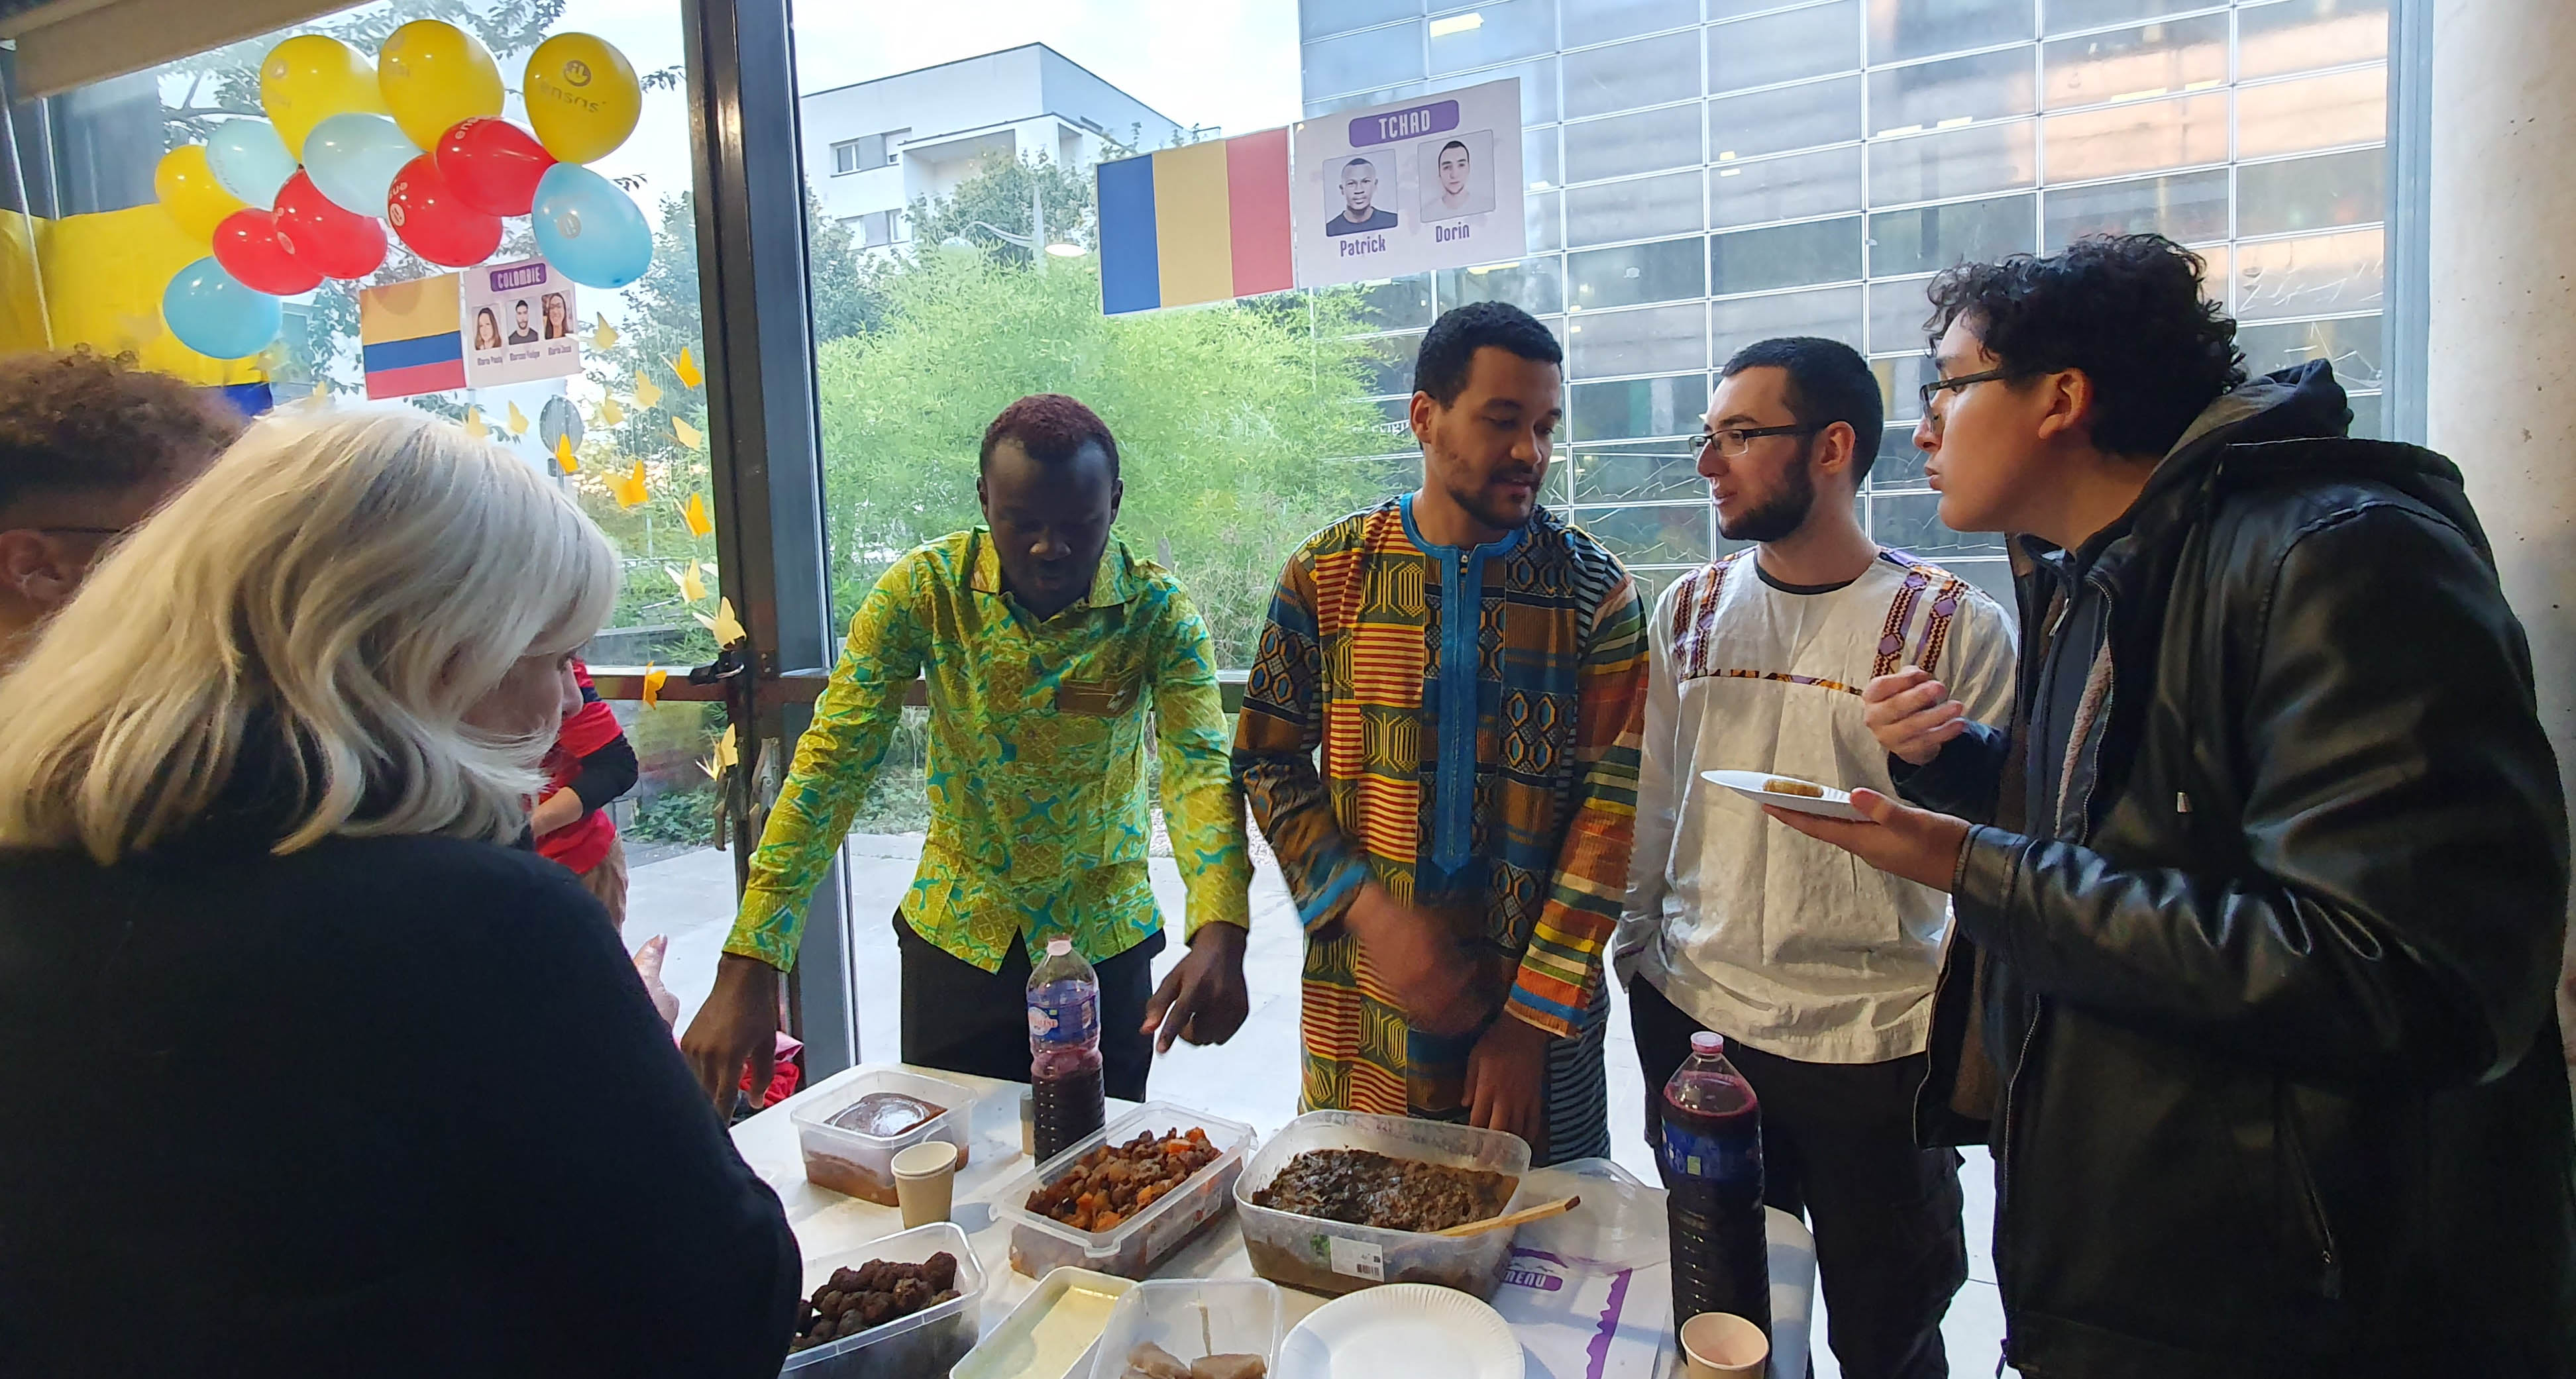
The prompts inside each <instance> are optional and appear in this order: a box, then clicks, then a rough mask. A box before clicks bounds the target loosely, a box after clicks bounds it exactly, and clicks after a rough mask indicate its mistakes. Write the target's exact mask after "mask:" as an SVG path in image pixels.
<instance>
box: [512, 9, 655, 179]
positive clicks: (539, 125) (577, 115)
mask: <svg viewBox="0 0 2576 1379" xmlns="http://www.w3.org/2000/svg"><path fill="white" fill-rule="evenodd" d="M524 90H525V92H526V95H527V99H528V128H529V129H531V130H533V131H534V132H535V133H536V136H537V142H538V143H541V144H543V145H545V146H546V152H548V153H551V154H553V155H554V156H556V157H557V158H560V159H562V160H564V161H565V162H567V163H588V162H593V161H595V160H597V159H600V158H604V157H607V156H608V155H609V154H610V153H611V152H614V151H615V150H616V148H617V146H618V145H619V144H622V143H625V142H626V136H627V135H629V134H632V133H634V132H635V117H636V116H637V115H639V114H641V113H643V110H644V89H643V88H642V87H640V86H638V85H636V84H635V67H634V65H633V64H632V63H629V62H628V61H627V60H626V55H625V54H624V53H621V52H619V51H617V49H616V47H615V46H614V45H612V44H610V43H609V42H608V41H607V40H606V39H603V38H596V37H593V36H592V35H590V34H556V35H555V36H554V37H552V38H549V39H547V40H546V41H545V42H543V43H540V44H538V45H537V50H536V51H535V52H533V53H530V54H528V72H527V81H526V83H525V86H524Z"/></svg>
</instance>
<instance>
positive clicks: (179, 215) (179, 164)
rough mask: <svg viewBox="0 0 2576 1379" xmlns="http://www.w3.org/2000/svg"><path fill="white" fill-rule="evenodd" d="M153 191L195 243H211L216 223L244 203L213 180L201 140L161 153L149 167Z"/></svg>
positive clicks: (163, 207) (211, 168) (171, 216)
mask: <svg viewBox="0 0 2576 1379" xmlns="http://www.w3.org/2000/svg"><path fill="white" fill-rule="evenodd" d="M152 194H153V195H154V196H156V197H159V198H160V200H161V207H162V209H164V210H166V211H168V212H169V213H170V218H171V219H173V220H176V221H178V222H179V228H180V229H182V230H184V231H186V232H187V235H188V239H189V240H190V242H192V243H196V244H212V243H214V239H215V227H216V226H217V225H220V224H222V223H223V219H224V217H225V216H228V215H231V214H232V213H233V212H235V211H238V210H240V209H242V205H243V202H242V199H241V198H240V197H238V196H235V195H233V194H232V193H231V192H228V191H225V190H224V184H223V183H221V182H218V181H216V180H215V170H214V168H213V166H211V165H210V164H208V163H207V162H206V146H205V145H204V144H190V145H188V146H187V147H185V148H174V149H172V150H170V151H169V152H168V153H165V154H162V155H161V163H160V166H158V167H156V168H154V169H153V170H152Z"/></svg>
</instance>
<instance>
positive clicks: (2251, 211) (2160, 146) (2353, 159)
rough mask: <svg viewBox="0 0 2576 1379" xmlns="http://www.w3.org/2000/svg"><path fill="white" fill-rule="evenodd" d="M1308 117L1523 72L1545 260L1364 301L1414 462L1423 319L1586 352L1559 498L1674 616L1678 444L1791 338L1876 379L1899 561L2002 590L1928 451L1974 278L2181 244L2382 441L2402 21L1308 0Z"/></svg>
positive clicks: (1689, 520) (1997, 7) (2190, 9)
mask: <svg viewBox="0 0 2576 1379" xmlns="http://www.w3.org/2000/svg"><path fill="white" fill-rule="evenodd" d="M1299 22H1300V25H1301V36H1302V41H1303V45H1304V56H1303V62H1302V66H1301V70H1302V75H1303V79H1304V96H1305V102H1306V114H1307V116H1308V117H1310V118H1311V117H1314V116H1319V115H1323V114H1326V113H1329V112H1331V111H1334V110H1338V109H1342V108H1346V107H1351V106H1359V105H1368V104H1373V103H1376V102H1380V101H1388V100H1396V99H1401V98H1405V97H1410V96H1415V95H1420V94H1423V93H1425V92H1429V91H1436V90H1443V89H1448V88H1451V87H1458V86H1465V85H1469V84H1472V83H1475V82H1480V81H1488V80H1492V79H1493V78H1496V77H1501V76H1518V77H1519V78H1520V79H1521V90H1522V96H1521V101H1522V118H1523V120H1524V121H1525V123H1526V125H1527V126H1528V133H1527V136H1526V145H1527V146H1526V149H1525V151H1524V152H1525V159H1524V161H1525V166H1526V168H1527V176H1528V178H1529V187H1528V207H1529V250H1530V254H1529V257H1527V258H1525V259H1523V260H1521V261H1520V262H1518V263H1515V264H1512V265H1509V266H1505V267H1498V268H1491V269H1480V270H1473V271H1467V272H1443V273H1437V274H1432V275H1428V276H1425V277H1417V278H1407V279H1397V280H1395V281H1392V282H1388V283H1384V284H1382V285H1378V286H1376V287H1373V288H1372V289H1370V301H1371V305H1372V311H1373V315H1374V318H1375V324H1376V325H1377V326H1378V327H1379V328H1380V330H1381V331H1382V332H1383V334H1382V337H1381V338H1382V341H1383V351H1382V354H1383V358H1384V359H1385V361H1386V366H1385V369H1384V371H1383V373H1382V375H1381V386H1382V387H1383V388H1384V390H1385V394H1386V397H1387V416H1388V419H1389V456H1388V457H1387V458H1389V459H1390V460H1393V459H1395V458H1398V457H1400V456H1401V454H1403V453H1404V452H1408V451H1410V449H1411V444H1410V438H1409V437H1406V436H1405V435H1404V434H1403V425H1402V418H1403V414H1404V399H1405V396H1406V394H1407V390H1408V389H1409V388H1410V386H1411V385H1410V368H1411V360H1412V353H1413V349H1414V346H1415V343H1416V342H1417V341H1418V340H1419V339H1420V335H1421V329H1422V327H1424V326H1426V325H1428V324H1429V323H1430V321H1431V318H1432V317H1433V316H1434V315H1435V314H1436V313H1437V312H1439V311H1441V310H1445V309H1446V308H1448V307H1451V306H1455V305H1457V304H1458V303H1460V302H1465V301H1473V300H1477V299H1481V298H1502V299H1505V300H1509V301H1513V302H1517V303H1519V304H1520V305H1521V306H1523V307H1526V308H1528V309H1529V310H1530V311H1532V312H1534V313H1537V314H1538V315H1540V316H1541V317H1542V318H1544V319H1545V320H1546V321H1547V322H1548V324H1549V326H1550V327H1551V328H1552V329H1554V330H1555V331H1556V332H1557V333H1558V336H1559V338H1561V339H1562V340H1564V341H1565V342H1566V345H1567V354H1568V358H1567V379H1568V388H1569V393H1570V403H1569V412H1570V425H1569V427H1568V430H1567V433H1566V435H1565V437H1564V439H1565V441H1566V442H1567V446H1566V448H1567V451H1568V452H1569V453H1567V454H1566V455H1564V456H1562V457H1561V458H1563V459H1565V460H1566V461H1567V462H1565V463H1561V464H1560V465H1559V466H1558V467H1557V471H1556V477H1555V478H1553V479H1552V480H1551V485H1552V487H1553V488H1554V490H1555V491H1554V492H1553V493H1552V494H1551V495H1550V500H1551V501H1553V502H1557V503H1563V504H1570V505H1571V506H1572V509H1573V511H1574V514H1575V517H1576V519H1577V520H1578V521H1579V522H1580V523H1582V524H1583V525H1584V526H1585V527H1586V528H1588V529H1589V530H1591V531H1592V532H1593V533H1594V534H1595V535H1597V536H1599V537H1600V538H1601V539H1602V540H1604V541H1605V542H1607V543H1608V544H1609V545H1611V546H1612V547H1613V548H1615V549H1617V550H1618V551H1619V552H1620V554H1621V555H1623V556H1624V557H1626V558H1627V559H1628V561H1629V562H1630V564H1631V565H1632V566H1633V567H1634V568H1636V569H1637V571H1638V572H1639V574H1640V575H1641V576H1642V577H1644V578H1645V579H1646V580H1647V581H1648V582H1650V583H1652V584H1654V585H1656V586H1657V587H1658V588H1660V587H1661V586H1662V584H1664V583H1665V582H1666V581H1668V580H1669V579H1670V578H1671V577H1672V576H1673V575H1674V574H1675V573H1678V572H1679V571H1682V570H1686V569H1688V568H1690V567H1691V566H1693V565H1695V564H1697V563H1699V562H1701V561H1704V560H1707V559H1709V558H1710V557H1711V556H1712V555H1713V554H1722V553H1723V552H1724V551H1725V550H1726V549H1727V545H1726V543H1724V542H1722V541H1720V540H1719V539H1718V537H1717V534H1716V530H1715V525H1714V518H1713V516H1712V514H1711V512H1710V510H1709V506H1708V503H1707V494H1706V490H1705V487H1704V486H1703V485H1702V484H1701V483H1700V481H1699V479H1698V478H1697V476H1696V475H1695V474H1694V473H1693V456H1692V455H1691V454H1690V453H1689V445H1688V442H1687V440H1686V439H1685V437H1687V436H1688V435H1689V434H1691V433H1693V432H1695V431H1696V430H1697V429H1698V426H1699V417H1700V413H1701V411H1702V410H1703V409H1704V405H1705V403H1706V400H1707V396H1708V390H1709V387H1710V384H1711V375H1710V370H1712V369H1714V368H1715V367H1717V366H1718V365H1721V364H1723V363H1724V362H1725V360H1726V357H1727V356H1728V355H1729V354H1730V353H1732V352H1733V351H1734V350H1735V349H1736V348H1737V347H1739V346H1741V345H1743V344H1746V343H1749V342H1750V341H1753V340H1755V339H1759V338H1761V337H1763V336H1767V335H1786V334H1817V335H1830V336H1834V337H1837V338H1840V339H1844V340H1849V341H1851V342H1853V343H1854V344H1856V345H1858V346H1860V347H1861V348H1862V349H1863V350H1864V351H1865V352H1866V353H1868V354H1869V355H1870V357H1871V359H1872V361H1873V363H1874V365H1875V366H1876V368H1877V371H1878V374H1879V377H1880V379H1881V380H1882V382H1883V384H1884V385H1885V389H1886V392H1887V397H1888V402H1889V406H1888V417H1889V421H1890V423H1891V425H1890V426H1889V428H1888V431H1887V434H1886V436H1885V438H1884V444H1883V445H1882V447H1881V451H1880V458H1879V460H1878V463H1877V466H1876V468H1875V470H1874V472H1873V473H1872V475H1871V478H1870V481H1869V485H1868V489H1867V492H1865V493H1864V495H1863V496H1862V509H1863V512H1864V513H1865V515H1866V520H1867V522H1868V524H1869V527H1870V530H1871V533H1872V534H1873V535H1874V536H1875V537H1877V539H1878V540H1880V541H1881V542H1883V543H1886V544H1888V545H1893V546H1900V547H1903V548H1905V549H1908V550H1911V551H1913V552H1915V553H1917V554H1920V555H1923V556H1927V557H1930V558H1932V559H1936V560H1940V561H1943V562H1945V563H1949V564H1952V565H1955V566H1957V567H1958V568H1959V569H1960V572H1961V573H1962V574H1966V575H1969V576H1970V577H1972V578H1974V579H1976V580H1977V581H1978V582H1979V583H1980V584H1984V585H1986V586H1987V587H1989V588H1990V589H1994V590H1996V591H1998V592H2001V591H2002V590H2003V588H2004V585H2005V577H2004V575H2003V570H2002V565H2001V561H2002V548H2001V546H2000V545H1999V544H1997V542H1996V541H1995V540H1994V539H1993V538H1991V537H1987V536H1983V535H1966V536H1963V535H1959V534H1955V533H1952V532H1950V531H1949V530H1948V529H1946V528H1944V527H1943V526H1941V524H1940V522H1939V520H1938V519H1937V517H1936V516H1935V515H1934V514H1935V509H1936V507H1937V501H1936V497H1935V495H1933V494H1932V493H1930V492H1929V491H1928V490H1926V489H1925V488H1924V487H1923V485H1922V481H1921V480H1922V464H1921V459H1920V456H1919V455H1918V454H1917V453H1916V452H1915V450H1914V448H1913V445H1912V442H1911V439H1910V438H1911V434H1912V427H1913V422H1914V414H1915V412H1916V410H1917V409H1916V404H1915V391H1914V385H1915V384H1916V383H1918V382H1920V381H1921V379H1922V377H1923V365H1922V363H1921V360H1922V358H1923V354H1924V338H1923V330H1922V327H1923V319H1924V316H1925V314H1926V307H1925V303H1924V295H1923V289H1924V284H1925V282H1926V281H1927V280H1928V279H1929V277H1930V276H1931V274H1933V273H1934V272H1937V271H1938V270H1940V269H1941V268H1943V267H1945V266H1947V265H1949V264H1952V263H1955V262H1959V261H1961V260H1963V259H1971V258H1976V259H1985V258H1993V257H1999V256H2001V255H2004V254H2009V253H2013V252H2015V251H2021V250H2036V251H2047V250H2054V249H2057V248H2060V247H2062V246H2064V245H2065V244H2066V243H2067V242H2068V241H2069V240H2072V239H2074V238H2076V237H2077V236H2080V235H2084V234H2088V233H2093V232H2097V231H2137V230H2155V231H2158V232H2160V233H2163V234H2166V235H2169V236H2172V237H2173V238H2174V239H2177V240H2180V241H2182V242H2183V243H2186V244H2190V245H2192V246H2194V247H2196V248H2198V249H2199V250H2200V252H2201V253H2202V254H2204V255H2205V256H2206V257H2207V258H2208V260H2209V264H2210V276H2209V291H2210V293H2211V295H2212V296H2214V297H2216V298H2218V299H2220V300H2223V301H2224V302H2225V303H2226V304H2227V305H2228V306H2229V308H2230V309H2231V310H2233V311H2234V312H2235V313H2236V315H2237V316H2238V318H2239V319H2240V320H2241V321H2242V322H2243V323H2244V328H2243V331H2242V334H2241V336H2240V339H2241V342H2242V344H2243V346H2244V349H2245V352H2246V355H2247V356H2248V360H2249V363H2250V365H2251V366H2252V367H2253V368H2254V370H2255V371H2256V372H2258V373H2259V372H2264V371H2267V370H2270V369H2275V368H2282V367H2285V366H2287V365H2289V364H2292V363H2295V362H2297V361H2299V360H2303V359H2309V358H2316V357H2325V358H2330V359H2332V360H2333V361H2334V364H2335V367H2336V369H2337V371H2338V372H2339V373H2340V374H2341V375H2342V378H2343V381H2344V386H2345V387H2346V388H2347V389H2349V390H2351V391H2352V393H2353V394H2354V398H2353V410H2354V413H2355V421H2354V429H2355V431H2356V432H2357V433H2360V434H2379V432H2380V428H2381V426H2382V406H2381V401H2380V397H2379V394H2378V389H2379V387H2380V380H2381V361H2382V359H2383V357H2384V350H2383V339H2382V336H2383V331H2382V326H2381V314H2380V313H2381V303H2382V297H2383V290H2382V279H2383V277H2384V269H2385V263H2386V251H2385V244H2384V234H2385V220H2386V215H2387V211H2386V208H2387V205H2388V158H2387V148H2386V139H2387V106H2388V81H2389V77H2388V66H2387V52H2388V33H2389V14H2388V0H2263V2H2262V3H2248V4H2237V5H2228V4H2211V3H2201V2H2199V0H1807V2H1804V3H1800V2H1798V0H1790V2H1789V3H1783V2H1782V0H1497V2H1496V3H1489V4H1483V5H1472V6H1459V5H1455V4H1453V3H1451V2H1450V0H1302V2H1301V5H1300V13H1299Z"/></svg>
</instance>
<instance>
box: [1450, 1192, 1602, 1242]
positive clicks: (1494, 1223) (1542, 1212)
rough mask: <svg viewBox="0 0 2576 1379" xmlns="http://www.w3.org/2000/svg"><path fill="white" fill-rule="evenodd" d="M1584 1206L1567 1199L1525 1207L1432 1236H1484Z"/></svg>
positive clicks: (1580, 1199) (1453, 1227)
mask: <svg viewBox="0 0 2576 1379" xmlns="http://www.w3.org/2000/svg"><path fill="white" fill-rule="evenodd" d="M1582 1205H1583V1199H1582V1198H1580V1197H1565V1198H1560V1199H1558V1200H1557V1201H1554V1202H1541V1203H1539V1204H1538V1205H1537V1206H1534V1207H1523V1208H1521V1209H1520V1210H1519V1211H1515V1212H1509V1213H1506V1214H1504V1215H1501V1216H1489V1217H1486V1218H1485V1219H1484V1220H1482V1221H1470V1222H1468V1223H1467V1224H1465V1225H1463V1226H1451V1227H1450V1228H1449V1229H1447V1230H1445V1231H1433V1232H1432V1234H1433V1235H1483V1234H1484V1233H1485V1232H1487V1231H1499V1230H1502V1229H1504V1228H1505V1227H1508V1226H1524V1225H1527V1224H1529V1223H1530V1222H1532V1221H1544V1220H1546V1219H1547V1218H1549V1217H1551V1216H1562V1215H1564V1214H1565V1213H1567V1212H1569V1211H1572V1210H1574V1209H1575V1208H1576V1207H1579V1206H1582Z"/></svg>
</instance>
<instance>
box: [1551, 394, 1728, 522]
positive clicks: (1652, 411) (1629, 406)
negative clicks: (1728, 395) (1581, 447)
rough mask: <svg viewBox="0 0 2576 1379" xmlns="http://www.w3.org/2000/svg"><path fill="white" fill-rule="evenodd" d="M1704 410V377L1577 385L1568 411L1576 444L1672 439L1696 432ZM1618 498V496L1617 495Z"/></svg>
mask: <svg viewBox="0 0 2576 1379" xmlns="http://www.w3.org/2000/svg"><path fill="white" fill-rule="evenodd" d="M1707 405H1708V375H1706V374H1699V373H1686V374H1677V375H1674V376H1672V377H1669V378H1623V379H1615V380H1612V381H1610V382H1606V383H1578V384H1576V385H1575V386H1574V390H1573V407H1572V408H1571V411H1572V414H1573V417H1572V426H1571V427H1570V430H1571V433H1572V436H1573V439H1575V440H1576V441H1598V440H1624V439H1626V438H1628V437H1630V436H1678V435H1683V434H1686V433H1690V432H1693V431H1696V430H1697V429H1698V427H1699V418H1700V413H1701V411H1702V410H1703V409H1704V408H1706V407H1707ZM1623 496H1624V495H1623Z"/></svg>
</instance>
